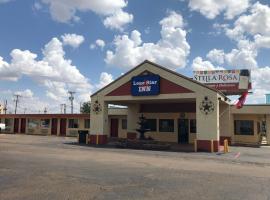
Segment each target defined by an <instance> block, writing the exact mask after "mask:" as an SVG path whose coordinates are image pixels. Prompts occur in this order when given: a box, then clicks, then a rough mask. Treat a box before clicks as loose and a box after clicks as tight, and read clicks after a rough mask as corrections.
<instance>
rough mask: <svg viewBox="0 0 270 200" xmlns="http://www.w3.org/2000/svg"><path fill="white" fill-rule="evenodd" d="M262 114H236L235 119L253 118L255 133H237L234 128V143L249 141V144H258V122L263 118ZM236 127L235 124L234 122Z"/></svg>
mask: <svg viewBox="0 0 270 200" xmlns="http://www.w3.org/2000/svg"><path fill="white" fill-rule="evenodd" d="M262 117H263V116H262V115H255V114H250V115H248V114H234V116H233V118H234V120H252V121H253V125H254V134H253V135H237V134H236V133H235V131H234V128H233V142H234V143H241V144H243V143H247V144H249V143H250V144H257V143H258V141H259V135H258V131H257V129H258V127H257V122H260V120H261V119H262ZM232 126H233V127H234V124H232Z"/></svg>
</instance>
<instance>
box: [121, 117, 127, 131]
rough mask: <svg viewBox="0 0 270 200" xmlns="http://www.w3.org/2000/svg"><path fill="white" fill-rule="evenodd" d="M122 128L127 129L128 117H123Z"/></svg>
mask: <svg viewBox="0 0 270 200" xmlns="http://www.w3.org/2000/svg"><path fill="white" fill-rule="evenodd" d="M122 129H123V130H126V129H127V119H122Z"/></svg>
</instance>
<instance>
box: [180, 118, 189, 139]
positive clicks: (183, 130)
mask: <svg viewBox="0 0 270 200" xmlns="http://www.w3.org/2000/svg"><path fill="white" fill-rule="evenodd" d="M188 134H189V131H188V119H178V143H188Z"/></svg>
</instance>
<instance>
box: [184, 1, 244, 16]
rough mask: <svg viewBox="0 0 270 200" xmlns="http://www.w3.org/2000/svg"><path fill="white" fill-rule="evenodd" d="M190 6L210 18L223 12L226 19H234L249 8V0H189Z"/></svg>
mask: <svg viewBox="0 0 270 200" xmlns="http://www.w3.org/2000/svg"><path fill="white" fill-rule="evenodd" d="M188 6H189V8H190V9H191V10H194V11H199V12H200V13H201V14H202V15H204V16H205V17H207V18H209V19H214V18H215V17H217V16H218V15H220V14H221V13H223V12H224V15H225V18H226V19H233V18H234V17H235V16H237V15H240V14H241V13H243V12H245V11H246V10H247V8H248V7H249V0H237V1H235V0H219V1H216V0H189V4H188Z"/></svg>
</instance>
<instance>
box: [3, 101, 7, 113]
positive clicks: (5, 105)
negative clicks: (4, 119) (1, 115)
mask: <svg viewBox="0 0 270 200" xmlns="http://www.w3.org/2000/svg"><path fill="white" fill-rule="evenodd" d="M3 110H4V112H5V115H6V114H7V100H5V104H4V109H3Z"/></svg>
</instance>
